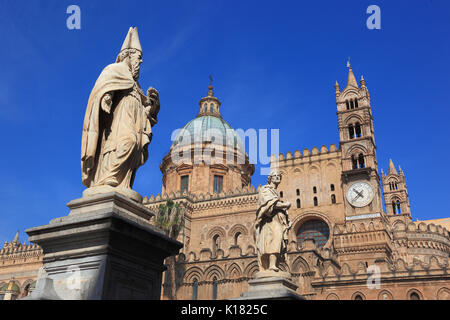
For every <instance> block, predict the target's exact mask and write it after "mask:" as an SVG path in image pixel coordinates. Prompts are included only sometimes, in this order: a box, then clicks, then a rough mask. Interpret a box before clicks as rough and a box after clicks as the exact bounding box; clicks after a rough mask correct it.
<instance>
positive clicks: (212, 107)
mask: <svg viewBox="0 0 450 320" xmlns="http://www.w3.org/2000/svg"><path fill="white" fill-rule="evenodd" d="M209 111H210V112H214V105H213V104H212V103H211V104H210V105H209Z"/></svg>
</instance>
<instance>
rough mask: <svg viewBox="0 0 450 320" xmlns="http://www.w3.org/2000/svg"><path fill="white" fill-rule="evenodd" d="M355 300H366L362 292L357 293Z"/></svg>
mask: <svg viewBox="0 0 450 320" xmlns="http://www.w3.org/2000/svg"><path fill="white" fill-rule="evenodd" d="M353 300H364V299H363V297H362V296H361V295H360V294H357V295H356V296H355V297H354V298H353Z"/></svg>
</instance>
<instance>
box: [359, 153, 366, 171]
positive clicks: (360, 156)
mask: <svg viewBox="0 0 450 320" xmlns="http://www.w3.org/2000/svg"><path fill="white" fill-rule="evenodd" d="M358 163H359V167H360V168H365V167H366V164H365V163H364V156H363V154H362V153H360V154H359V156H358Z"/></svg>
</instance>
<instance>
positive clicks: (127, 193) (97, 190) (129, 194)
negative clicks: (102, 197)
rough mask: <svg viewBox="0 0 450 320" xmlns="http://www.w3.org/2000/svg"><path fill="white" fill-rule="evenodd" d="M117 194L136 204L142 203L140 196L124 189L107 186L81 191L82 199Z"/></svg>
mask: <svg viewBox="0 0 450 320" xmlns="http://www.w3.org/2000/svg"><path fill="white" fill-rule="evenodd" d="M110 192H117V193H120V194H123V195H124V196H125V197H127V198H130V199H131V200H133V201H136V202H137V203H142V196H141V195H140V194H139V193H137V192H136V191H134V190H131V189H126V188H118V187H111V186H108V185H103V186H96V187H91V188H89V189H86V190H84V191H83V198H87V197H92V196H95V195H98V194H103V193H110Z"/></svg>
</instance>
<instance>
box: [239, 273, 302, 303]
mask: <svg viewBox="0 0 450 320" xmlns="http://www.w3.org/2000/svg"><path fill="white" fill-rule="evenodd" d="M248 284H249V290H248V291H247V292H244V293H242V294H241V297H240V298H237V299H232V300H305V298H304V297H303V296H301V295H299V294H298V293H297V292H296V290H297V285H296V284H295V283H294V282H292V281H291V280H290V279H287V278H281V277H264V278H255V279H253V280H250V281H249V282H248Z"/></svg>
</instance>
